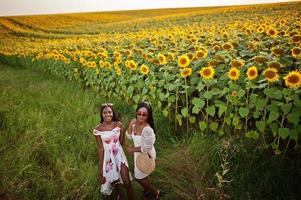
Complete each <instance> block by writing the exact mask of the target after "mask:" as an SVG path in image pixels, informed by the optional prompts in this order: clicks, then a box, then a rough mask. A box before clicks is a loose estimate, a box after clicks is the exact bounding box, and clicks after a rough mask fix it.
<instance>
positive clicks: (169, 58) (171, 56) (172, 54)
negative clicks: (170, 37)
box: [167, 52, 175, 60]
mask: <svg viewBox="0 0 301 200" xmlns="http://www.w3.org/2000/svg"><path fill="white" fill-rule="evenodd" d="M167 59H168V60H174V59H175V54H174V53H172V52H168V53H167Z"/></svg>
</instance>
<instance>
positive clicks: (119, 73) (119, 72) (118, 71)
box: [115, 68, 122, 76]
mask: <svg viewBox="0 0 301 200" xmlns="http://www.w3.org/2000/svg"><path fill="white" fill-rule="evenodd" d="M115 72H116V74H117V75H118V76H120V75H121V72H122V71H121V69H120V68H116V69H115Z"/></svg>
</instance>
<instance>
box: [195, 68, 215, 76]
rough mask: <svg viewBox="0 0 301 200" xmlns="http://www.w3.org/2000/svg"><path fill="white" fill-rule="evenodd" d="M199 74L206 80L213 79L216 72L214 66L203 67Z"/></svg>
mask: <svg viewBox="0 0 301 200" xmlns="http://www.w3.org/2000/svg"><path fill="white" fill-rule="evenodd" d="M199 73H200V75H201V77H202V78H204V79H212V78H213V76H214V74H215V70H214V68H213V67H212V66H208V67H203V68H202V69H201V70H200V71H199Z"/></svg>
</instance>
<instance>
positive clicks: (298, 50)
mask: <svg viewBox="0 0 301 200" xmlns="http://www.w3.org/2000/svg"><path fill="white" fill-rule="evenodd" d="M293 53H294V54H296V55H297V54H300V53H301V50H300V49H297V48H295V49H293Z"/></svg>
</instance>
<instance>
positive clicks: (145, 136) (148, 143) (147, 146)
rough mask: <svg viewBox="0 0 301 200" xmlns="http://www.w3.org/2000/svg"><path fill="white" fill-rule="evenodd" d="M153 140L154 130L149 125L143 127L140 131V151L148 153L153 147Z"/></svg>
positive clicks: (154, 138)
mask: <svg viewBox="0 0 301 200" xmlns="http://www.w3.org/2000/svg"><path fill="white" fill-rule="evenodd" d="M155 140H156V137H155V133H154V130H153V129H152V128H151V127H150V126H147V127H145V128H144V129H143V130H142V133H141V152H144V153H149V152H150V151H151V150H152V149H153V148H154V144H155Z"/></svg>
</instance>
